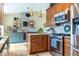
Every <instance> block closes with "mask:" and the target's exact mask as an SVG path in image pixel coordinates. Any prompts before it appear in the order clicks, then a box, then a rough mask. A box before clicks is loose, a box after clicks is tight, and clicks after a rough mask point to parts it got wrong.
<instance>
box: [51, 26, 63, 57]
mask: <svg viewBox="0 0 79 59" xmlns="http://www.w3.org/2000/svg"><path fill="white" fill-rule="evenodd" d="M50 29H51V32H52V33H51V35H50V38H51V54H52V55H55V56H56V55H58V56H62V55H63V43H64V42H63V35H60V34H56V31H55V29H54V28H53V27H51V28H50Z"/></svg>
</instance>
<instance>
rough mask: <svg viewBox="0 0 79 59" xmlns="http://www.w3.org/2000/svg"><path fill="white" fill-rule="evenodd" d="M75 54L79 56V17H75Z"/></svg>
mask: <svg viewBox="0 0 79 59" xmlns="http://www.w3.org/2000/svg"><path fill="white" fill-rule="evenodd" d="M73 36H74V37H73V44H72V46H73V54H72V55H75V56H79V17H77V18H74V19H73Z"/></svg>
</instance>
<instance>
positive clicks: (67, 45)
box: [64, 38, 70, 56]
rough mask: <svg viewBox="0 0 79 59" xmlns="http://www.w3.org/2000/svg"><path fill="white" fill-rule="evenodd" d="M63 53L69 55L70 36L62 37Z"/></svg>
mask: <svg viewBox="0 0 79 59" xmlns="http://www.w3.org/2000/svg"><path fill="white" fill-rule="evenodd" d="M64 55H65V56H70V38H65V39H64Z"/></svg>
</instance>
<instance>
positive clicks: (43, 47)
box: [30, 35, 48, 53]
mask: <svg viewBox="0 0 79 59" xmlns="http://www.w3.org/2000/svg"><path fill="white" fill-rule="evenodd" d="M47 50H48V36H47V35H32V36H31V49H30V53H37V52H43V51H47Z"/></svg>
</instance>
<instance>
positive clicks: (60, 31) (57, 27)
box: [54, 23, 70, 34]
mask: <svg viewBox="0 0 79 59" xmlns="http://www.w3.org/2000/svg"><path fill="white" fill-rule="evenodd" d="M65 25H70V23H64V24H61V25H60V26H55V27H54V28H55V31H56V33H64V34H70V31H69V32H65V31H64V26H65Z"/></svg>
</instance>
